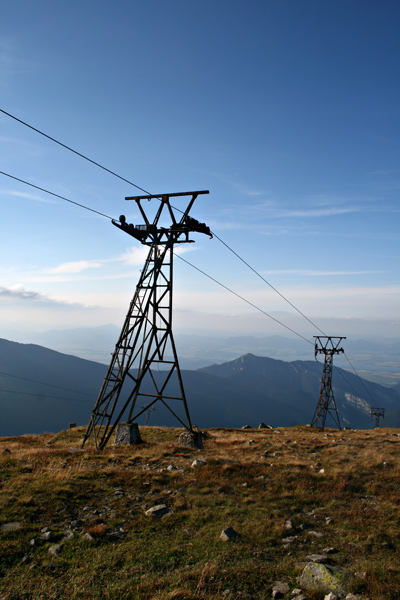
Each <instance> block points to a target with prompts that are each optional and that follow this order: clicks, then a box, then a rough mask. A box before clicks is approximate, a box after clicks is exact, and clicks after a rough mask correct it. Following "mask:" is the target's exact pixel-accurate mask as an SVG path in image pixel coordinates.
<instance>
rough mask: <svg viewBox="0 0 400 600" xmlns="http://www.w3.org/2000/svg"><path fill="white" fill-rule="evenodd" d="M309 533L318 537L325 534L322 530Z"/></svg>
mask: <svg viewBox="0 0 400 600" xmlns="http://www.w3.org/2000/svg"><path fill="white" fill-rule="evenodd" d="M309 534H310V535H312V536H314V537H316V538H322V537H324V534H323V533H322V532H321V531H309Z"/></svg>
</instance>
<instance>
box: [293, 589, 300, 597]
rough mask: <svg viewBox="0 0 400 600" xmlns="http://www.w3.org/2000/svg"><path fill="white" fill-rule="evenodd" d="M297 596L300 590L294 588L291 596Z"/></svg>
mask: <svg viewBox="0 0 400 600" xmlns="http://www.w3.org/2000/svg"><path fill="white" fill-rule="evenodd" d="M299 594H301V589H300V588H294V590H292V596H298V595H299Z"/></svg>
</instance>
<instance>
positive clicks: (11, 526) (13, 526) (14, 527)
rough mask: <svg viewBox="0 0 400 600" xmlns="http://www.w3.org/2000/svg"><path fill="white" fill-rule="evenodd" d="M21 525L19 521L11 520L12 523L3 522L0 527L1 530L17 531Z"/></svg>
mask: <svg viewBox="0 0 400 600" xmlns="http://www.w3.org/2000/svg"><path fill="white" fill-rule="evenodd" d="M21 527H22V525H21V523H19V522H18V521H11V522H10V523H3V525H2V526H1V527H0V529H1V531H17V530H18V529H21Z"/></svg>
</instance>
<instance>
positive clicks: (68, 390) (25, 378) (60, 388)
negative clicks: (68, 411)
mask: <svg viewBox="0 0 400 600" xmlns="http://www.w3.org/2000/svg"><path fill="white" fill-rule="evenodd" d="M0 375H6V376H7V377H13V378H14V379H23V380H24V381H31V382H32V383H39V384H40V385H47V386H48V387H53V388H57V389H59V390H64V392H73V393H74V394H83V395H84V396H90V397H91V398H93V394H88V393H87V392H78V390H71V389H70V388H65V387H61V386H60V385H53V384H51V383H44V381H37V380H36V379H28V378H27V377H20V376H19V375H11V373H4V372H3V371H0Z"/></svg>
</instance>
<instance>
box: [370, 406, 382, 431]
mask: <svg viewBox="0 0 400 600" xmlns="http://www.w3.org/2000/svg"><path fill="white" fill-rule="evenodd" d="M374 417H375V427H376V428H378V427H379V418H380V417H382V419H384V418H385V409H384V408H372V406H371V419H373V418H374Z"/></svg>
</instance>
